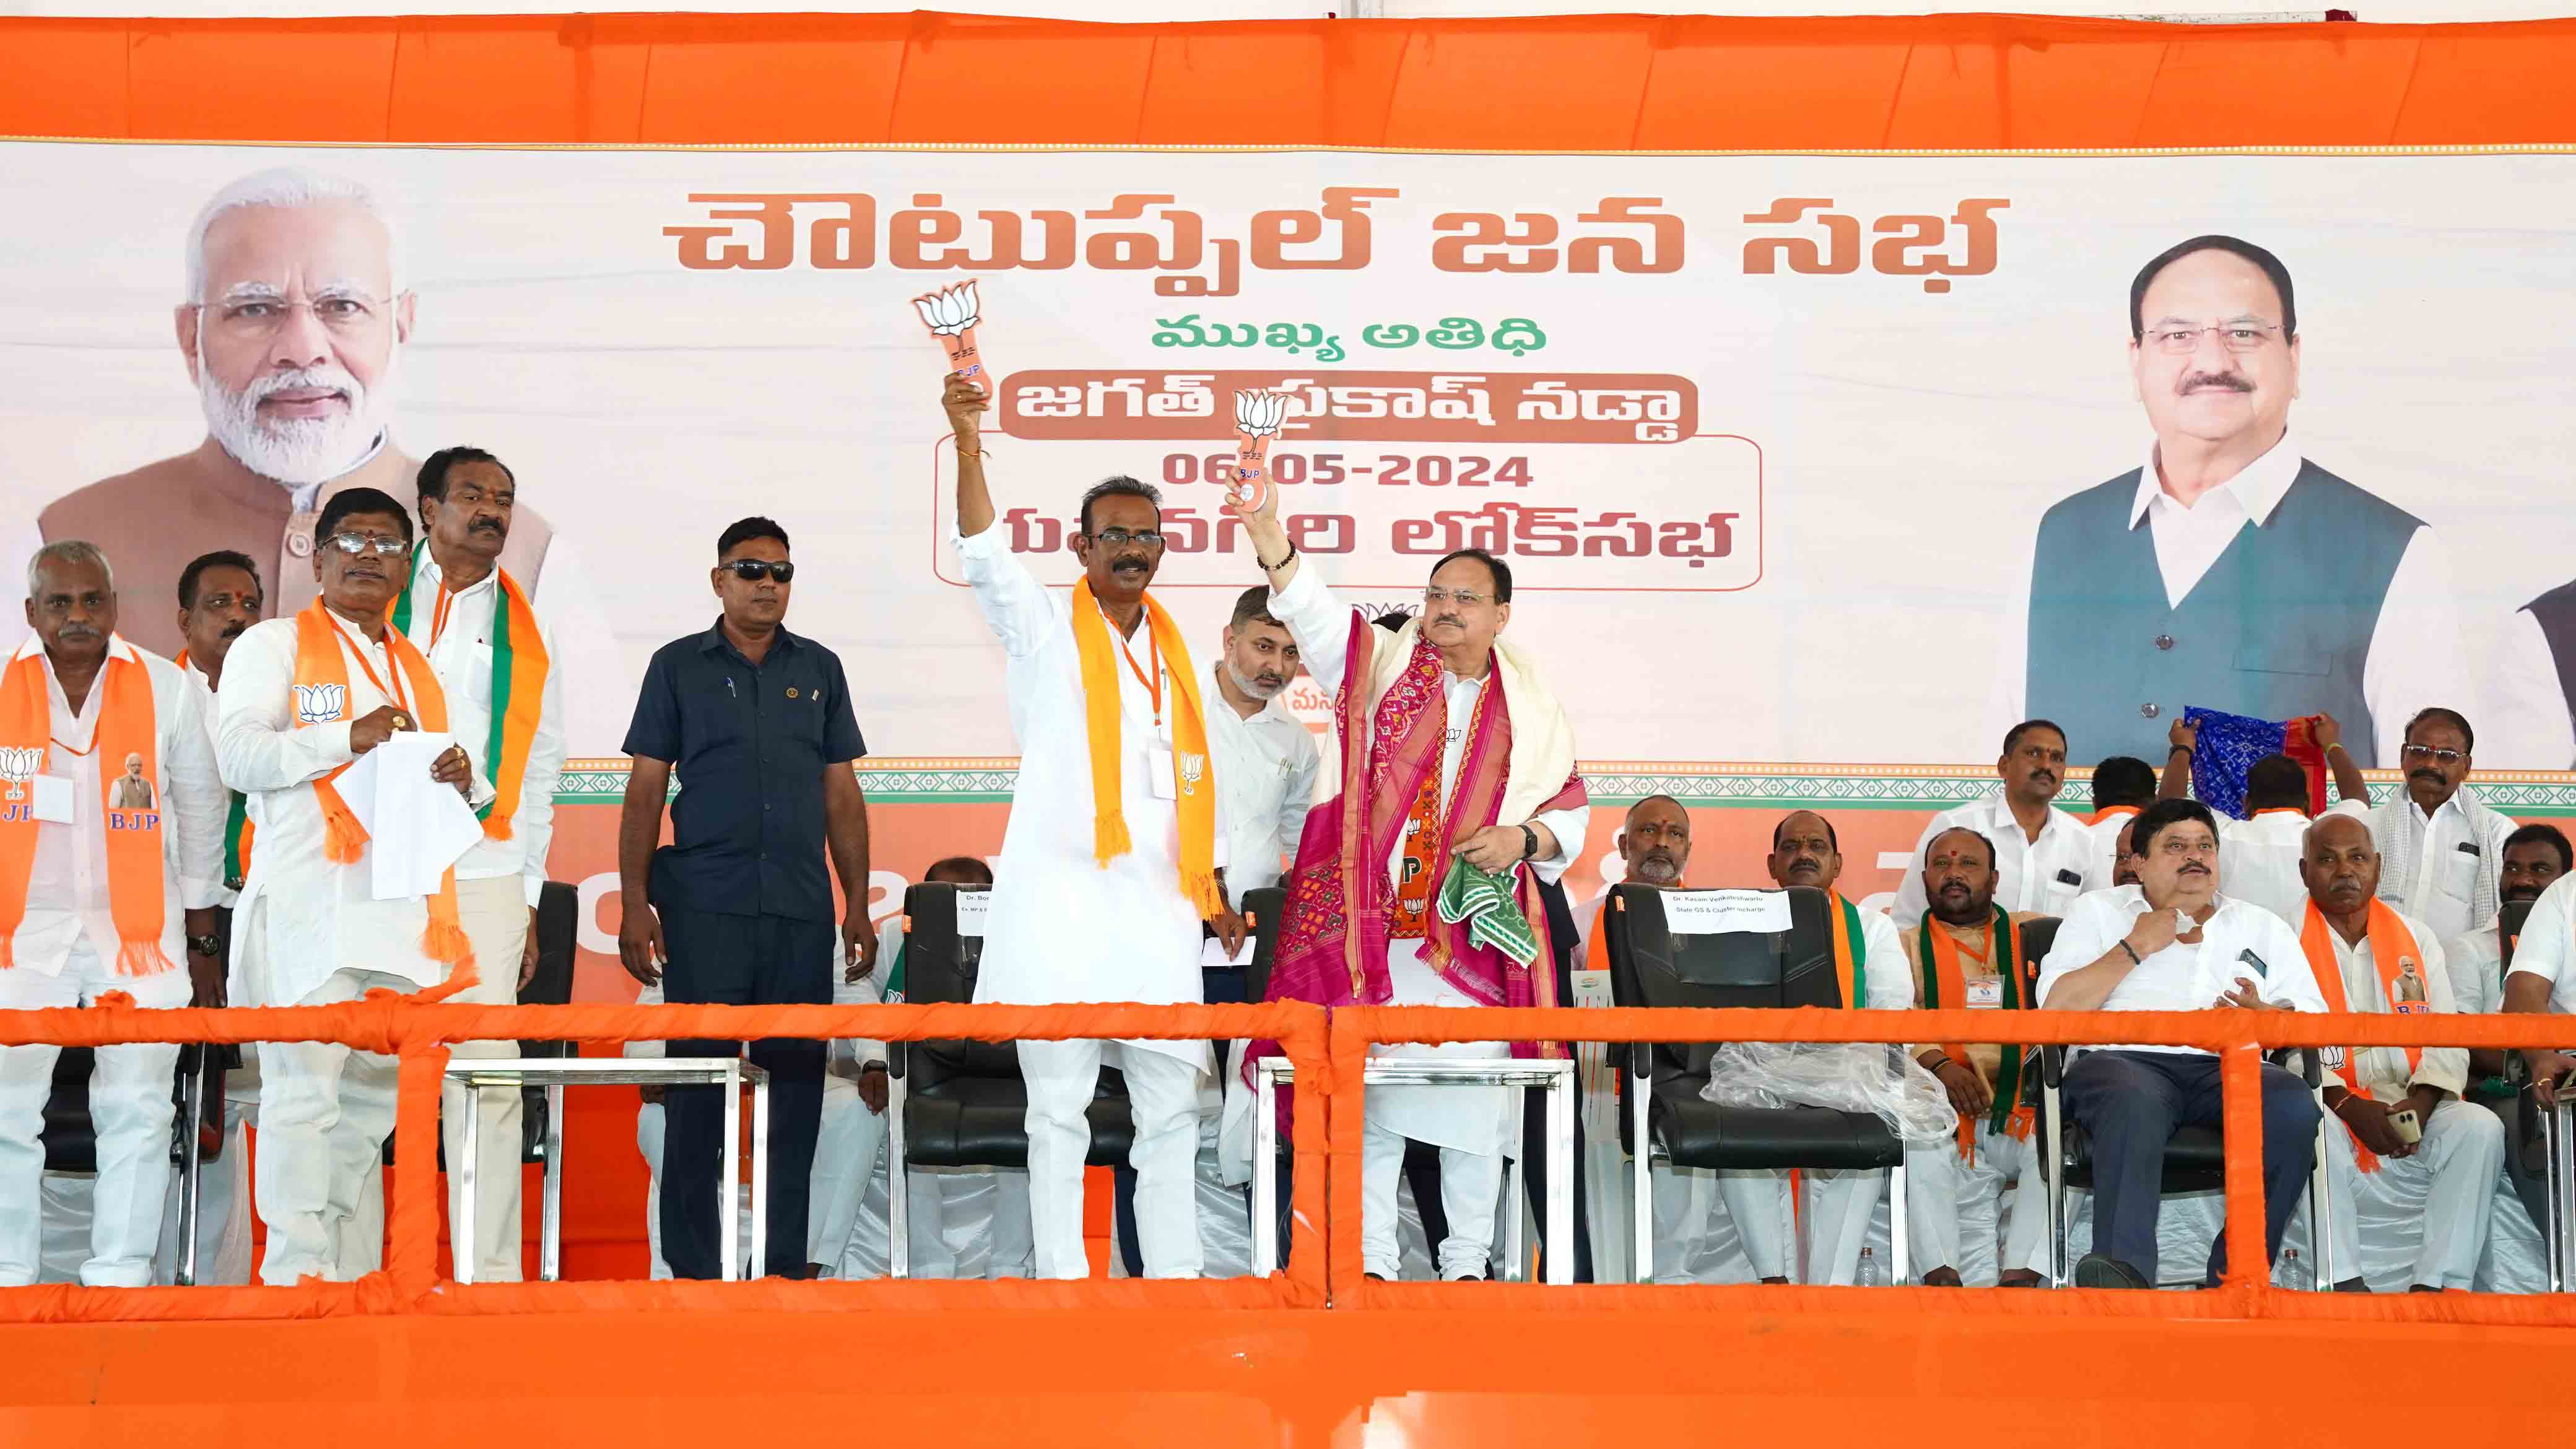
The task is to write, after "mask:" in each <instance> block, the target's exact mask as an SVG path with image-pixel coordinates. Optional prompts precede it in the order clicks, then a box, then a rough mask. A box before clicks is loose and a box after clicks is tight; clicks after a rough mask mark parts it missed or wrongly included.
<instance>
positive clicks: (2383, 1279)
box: [2283, 1101, 2504, 1293]
mask: <svg viewBox="0 0 2576 1449" xmlns="http://www.w3.org/2000/svg"><path fill="white" fill-rule="evenodd" d="M2331 1127H2332V1130H2330V1131H2328V1132H2327V1133H2326V1150H2327V1152H2328V1153H2329V1154H2330V1156H2331V1159H2332V1163H2333V1166H2332V1171H2333V1175H2334V1176H2333V1181H2334V1223H2333V1225H2332V1228H2331V1231H2332V1232H2333V1234H2334V1271H2335V1276H2336V1277H2338V1278H2342V1279H2351V1278H2360V1279H2363V1280H2364V1281H2366V1282H2368V1283H2369V1285H2370V1287H2371V1289H2372V1291H2374V1292H2379V1293H2403V1292H2405V1291H2406V1290H2407V1289H2408V1288H2411V1287H2414V1286H2415V1285H2417V1284H2422V1285H2424V1286H2425V1287H2429V1288H2468V1287H2471V1286H2473V1285H2474V1284H2475V1283H2476V1281H2477V1276H2478V1264H2479V1261H2480V1260H2481V1258H2482V1257H2483V1256H2484V1255H2485V1253H2486V1247H2487V1236H2488V1231H2489V1228H2490V1226H2491V1224H2492V1222H2493V1219H2494V1214H2495V1206H2496V1184H2497V1182H2498V1181H2500V1180H2501V1178H2502V1174H2503V1172H2504V1124H2503V1122H2502V1121H2500V1120H2498V1118H2497V1117H2496V1114H2494V1113H2493V1112H2489V1111H2487V1110H2485V1109H2484V1108H2482V1107H2479V1106H2478V1105H2477V1104H2475V1103H2473V1102H2458V1101H2447V1102H2444V1103H2443V1104H2442V1105H2441V1106H2440V1107H2438V1108H2436V1109H2435V1110H2434V1112H2433V1120H2431V1121H2430V1122H2427V1123H2425V1124H2424V1140H2423V1142H2422V1143H2421V1144H2419V1145H2418V1146H2417V1147H2416V1149H2415V1154H2414V1155H2413V1156H2412V1157H2383V1158H2381V1159H2379V1170H2378V1171H2377V1172H2363V1171H2362V1170H2361V1166H2360V1159H2359V1157H2358V1155H2357V1154H2356V1153H2355V1151H2354V1144H2353V1138H2352V1132H2351V1131H2350V1129H2348V1128H2345V1127H2344V1126H2343V1125H2342V1124H2341V1123H2334V1124H2331ZM2307 1226H2308V1209H2307V1207H2306V1205H2305V1204H2302V1205H2301V1206H2300V1208H2299V1211H2298V1214H2297V1216H2296V1217H2294V1218H2293V1219H2292V1220H2291V1224H2290V1230H2289V1232H2288V1233H2287V1234H2285V1235H2284V1237H2283V1241H2284V1243H2285V1244H2295V1245H2297V1246H2298V1247H2300V1248H2301V1249H2302V1253H2301V1256H2302V1257H2306V1258H2309V1259H2310V1260H2311V1261H2313V1260H2314V1256H2315V1255H2314V1254H2313V1253H2312V1252H2309V1251H2306V1249H2307V1245H2308V1237H2307ZM2320 1286H2323V1285H2320Z"/></svg>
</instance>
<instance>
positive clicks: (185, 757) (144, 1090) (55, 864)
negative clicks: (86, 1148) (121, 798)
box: [0, 540, 224, 1288]
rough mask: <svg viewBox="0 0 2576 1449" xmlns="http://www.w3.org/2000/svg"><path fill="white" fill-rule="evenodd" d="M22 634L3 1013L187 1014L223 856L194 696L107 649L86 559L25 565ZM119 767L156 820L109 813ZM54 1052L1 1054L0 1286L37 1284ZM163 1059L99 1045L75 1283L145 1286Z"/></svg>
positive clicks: (4, 682)
mask: <svg viewBox="0 0 2576 1449" xmlns="http://www.w3.org/2000/svg"><path fill="white" fill-rule="evenodd" d="M27 624H28V627H29V628H30V629H32V630H33V631H34V632H33V633H32V634H30V635H29V636H28V639H27V641H26V642H25V643H23V644H21V645H20V646H19V647H18V650H17V653H16V655H15V656H14V657H13V658H12V659H11V660H10V661H9V664H8V667H7V669H6V672H5V673H0V778H5V780H6V787H5V791H0V1010H33V1009H37V1008H41V1007H66V1006H90V1005H95V1004H97V1002H98V999H99V998H100V997H101V996H103V995H106V994H108V993H111V992H121V993H123V994H125V995H127V996H130V997H132V998H133V1000H134V1002H135V1004H136V1005H138V1006H150V1007H175V1006H186V1005H188V1004H189V999H190V996H191V994H192V991H191V983H192V980H193V979H197V978H204V977H211V975H212V974H213V970H214V961H213V959H212V956H211V954H210V953H209V952H205V951H203V950H201V948H202V947H204V946H205V944H206V940H207V938H208V937H209V936H210V934H211V933H212V932H213V930H214V914H215V913H214V904H215V891H216V889H217V885H218V882H217V879H216V877H217V874H218V872H219V870H220V862H221V858H222V857H221V854H220V852H221V849H222V838H223V837H222V832H223V818H224V817H223V810H224V804H223V802H224V791H223V785H222V782H221V781H219V780H217V779H216V778H215V761H214V753H213V751H212V750H211V749H210V748H208V745H207V737H206V725H205V719H204V715H203V711H204V709H205V695H204V694H203V692H202V691H200V690H199V689H198V688H197V687H196V685H195V684H194V683H193V682H191V681H190V680H189V678H188V676H187V674H186V673H185V672H184V671H182V670H180V669H179V667H178V666H176V665H174V664H171V663H170V662H169V661H167V660H164V659H162V658H160V657H158V656H156V655H151V654H146V653H144V652H143V651H142V650H140V649H137V648H135V647H134V646H133V645H132V644H129V643H127V642H126V641H125V640H124V639H122V638H120V637H118V635H117V632H116V583H115V580H114V578H113V576H112V575H111V574H110V573H109V570H108V563H107V558H106V556H105V555H103V554H101V553H100V552H99V551H98V549H97V548H96V547H95V546H93V545H91V544H87V543H83V542H80V541H78V540H64V541H62V542H58V543H52V544H47V545H46V546H45V547H43V548H42V549H40V550H38V551H37V553H36V557H35V560H34V562H33V563H32V564H31V565H30V566H29V568H28V571H27ZM129 757H135V758H137V760H138V763H139V770H140V775H141V778H142V779H143V780H144V781H145V782H146V784H147V785H148V786H151V787H154V788H152V790H151V794H152V796H153V798H155V799H156V800H157V801H158V802H159V807H158V808H157V809H156V808H149V807H140V808H126V807H120V806H117V805H116V804H115V799H116V796H117V794H118V793H119V792H117V791H116V789H115V787H116V784H117V782H118V781H119V780H121V779H123V778H125V775H124V771H125V769H126V768H127V767H126V764H125V762H126V760H127V759H128V758H129ZM183 921H184V924H185V930H184V932H183V931H182V929H181V927H182V923H183ZM183 941H184V943H185V944H184V947H183V944H182V943H183ZM183 961H184V962H186V963H187V965H188V967H189V969H188V970H181V969H180V966H181V963H182V962H183ZM60 1052H61V1048H59V1047H53V1046H43V1045H29V1046H18V1047H0V1285H25V1284H30V1283H33V1282H35V1281H36V1271H37V1266H38V1264H37V1258H38V1244H39V1238H40V1235H41V1234H40V1229H41V1227H42V1223H43V1216H44V1215H43V1212H42V1209H41V1207H40V1205H39V1197H38V1193H39V1192H40V1190H41V1184H42V1180H43V1176H44V1170H45V1149H44V1147H43V1146H42V1144H41V1143H40V1141H39V1133H40V1132H41V1130H42V1128H43V1127H44V1119H45V1101H46V1098H47V1096H48V1095H49V1089H50V1086H51V1083H52V1081H53V1074H54V1062H55V1059H56V1058H57V1056H58V1055H59V1054H60ZM178 1060H179V1048H178V1047H177V1046H176V1045H175V1044H167V1043H159V1042H137V1043H134V1044H131V1045H126V1046H105V1047H100V1048H99V1049H98V1056H97V1066H96V1068H95V1069H94V1070H93V1071H92V1073H91V1076H90V1103H89V1106H90V1120H91V1122H92V1124H93V1126H94V1128H95V1130H96V1133H97V1142H98V1178H97V1184H96V1190H95V1196H94V1197H93V1199H92V1201H93V1204H94V1207H93V1213H92V1216H91V1219H90V1234H89V1238H90V1255H89V1258H88V1260H87V1261H86V1262H84V1263H83V1264H82V1265H81V1270H80V1278H81V1281H82V1282H83V1283H87V1284H93V1285H109V1286H116V1287H129V1288H132V1287H141V1286H142V1285H144V1284H145V1283H148V1282H150V1281H151V1273H152V1250H153V1245H154V1243H155V1241H156V1240H157V1239H158V1237H159V1235H160V1230H161V1204H162V1199H163V1196H164V1194H165V1193H166V1192H167V1191H168V1188H169V1182H170V1114H171V1106H170V1082H171V1078H172V1075H173V1073H174V1071H175V1070H176V1068H177V1065H178Z"/></svg>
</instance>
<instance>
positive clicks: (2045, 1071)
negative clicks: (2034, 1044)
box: [2039, 1042, 2066, 1088]
mask: <svg viewBox="0 0 2576 1449" xmlns="http://www.w3.org/2000/svg"><path fill="white" fill-rule="evenodd" d="M2039 1080H2040V1082H2041V1084H2042V1085H2044V1086H2048V1087H2052V1088H2054V1087H2059V1086H2063V1085H2065V1082H2066V1048H2065V1047H2064V1046H2063V1045H2061V1044H2058V1043H2054V1042H2051V1043H2048V1044H2046V1045H2043V1046H2041V1047H2040V1049H2039Z"/></svg>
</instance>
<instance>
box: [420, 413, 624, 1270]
mask: <svg viewBox="0 0 2576 1449" xmlns="http://www.w3.org/2000/svg"><path fill="white" fill-rule="evenodd" d="M416 482H417V485H418V490H419V496H420V524H421V533H420V541H419V543H418V544H417V545H415V546H414V548H413V550H412V558H411V562H410V566H409V572H408V574H407V576H406V582H405V583H404V586H403V591H402V594H401V596H400V597H399V598H397V599H396V600H395V602H394V610H393V620H394V624H395V626H396V627H398V628H400V629H401V630H402V631H403V632H404V633H405V634H406V635H408V636H409V637H410V638H411V640H412V642H413V643H415V644H417V645H419V646H420V649H421V652H422V653H423V654H425V655H427V656H428V658H429V663H430V667H431V668H432V669H434V670H436V671H437V673H438V682H439V684H440V686H441V687H442V688H443V689H444V690H445V691H446V694H447V722H448V727H449V728H450V729H451V730H452V731H454V733H455V735H456V738H457V740H458V742H459V743H461V744H462V745H464V747H465V749H466V752H467V753H468V754H469V755H470V756H472V758H473V760H474V769H475V773H476V774H478V775H480V776H481V777H482V778H484V779H486V780H489V781H490V782H491V783H492V788H493V790H494V792H495V794H494V799H493V801H492V803H491V804H490V805H489V806H488V807H486V808H485V809H484V811H483V812H482V814H483V836H482V838H481V839H480V840H478V841H476V842H475V843H474V845H473V847H472V848H471V849H469V850H467V851H466V852H465V856H464V858H463V859H462V860H459V861H458V862H457V863H456V894H457V904H458V909H459V912H460V914H461V915H462V917H463V921H464V926H465V933H466V935H467V936H468V937H470V938H472V940H473V942H474V956H475V959H476V960H477V961H479V962H482V963H483V970H482V972H481V980H480V981H478V982H477V983H476V984H475V985H474V986H473V987H471V988H470V989H468V990H466V991H464V992H461V993H459V994H458V995H457V996H456V997H455V998H454V999H455V1000H456V1001H458V1002H460V1003H465V1004H471V1005H476V1006H514V1005H516V1004H517V1003H518V999H519V991H520V990H521V989H522V988H524V987H526V986H527V984H528V982H529V981H530V980H531V979H532V978H534V976H535V975H536V970H537V933H536V915H537V898H538V893H539V892H540V891H541V890H542V889H543V887H544V886H545V883H546V851H547V849H548V847H549V846H551V845H552V844H553V842H554V829H555V818H554V817H555V808H554V795H555V782H556V780H557V779H558V777H560V776H561V774H562V773H563V762H564V675H563V669H562V667H561V661H562V659H563V654H562V652H561V651H560V650H559V649H558V648H557V647H556V644H555V629H554V620H553V618H552V617H551V616H550V615H547V614H545V613H541V612H540V611H538V610H537V608H536V607H535V605H534V604H533V603H532V602H531V600H530V598H529V594H528V589H527V586H526V585H525V584H524V583H522V582H521V581H520V580H519V579H518V578H517V577H516V576H515V575H513V574H511V573H510V571H509V570H508V569H507V568H505V567H503V566H502V564H501V555H502V552H503V550H504V549H505V548H506V547H507V544H508V541H509V537H510V532H511V528H512V524H513V522H514V521H515V518H516V516H517V512H518V510H517V503H518V493H519V483H518V479H517V477H516V476H515V475H513V474H512V473H511V472H510V469H509V467H508V465H506V464H504V463H503V462H502V461H501V460H500V459H499V458H496V457H494V456H493V455H491V454H490V453H487V452H485V451H484V450H482V449H480V448H442V449H440V450H439V451H438V452H436V453H432V454H431V455H430V457H429V461H428V462H426V463H423V464H422V465H421V467H420V476H419V478H418V479H417V480H416ZM588 693H589V694H590V695H591V696H592V697H593V698H597V699H602V700H605V698H606V691H604V690H591V691H588ZM450 1050H451V1052H452V1054H453V1055H454V1056H456V1057H514V1056H517V1055H518V1054H519V1044H518V1043H517V1042H513V1041H475V1042H457V1043H455V1044H454V1045H453V1047H452V1048H451V1049H450ZM441 1110H442V1112H443V1114H444V1115H445V1117H446V1119H447V1122H448V1133H447V1136H448V1142H449V1144H450V1146H449V1149H448V1150H449V1151H450V1152H451V1153H454V1152H456V1151H458V1150H460V1149H461V1147H462V1144H463V1141H464V1136H463V1131H462V1124H463V1122H464V1116H465V1114H466V1113H467V1112H476V1113H479V1114H480V1115H481V1123H480V1126H479V1128H478V1130H477V1136H476V1139H475V1140H476V1150H477V1151H478V1152H479V1153H480V1154H481V1158H482V1160H481V1161H480V1162H478V1163H477V1164H476V1165H475V1172H474V1178H473V1181H474V1191H475V1197H476V1201H475V1207H474V1235H475V1241H474V1243H472V1244H471V1245H470V1247H469V1245H467V1244H462V1243H460V1244H457V1245H456V1248H457V1252H458V1253H459V1254H460V1255H464V1254H466V1253H468V1252H469V1251H470V1253H471V1258H472V1262H473V1265H474V1267H473V1273H474V1281H475V1282H478V1283H515V1282H517V1281H518V1280H519V1277H520V1265H519V1151H520V1140H519V1139H520V1129H519V1094H518V1093H516V1092H479V1093H478V1092H472V1091H468V1090H467V1089H465V1088H464V1087H462V1086H460V1085H455V1084H450V1085H449V1086H447V1088H446V1089H445V1099H444V1101H443V1103H442V1106H441ZM465 1181H466V1179H465V1175H464V1174H463V1173H458V1172H451V1173H449V1174H448V1179H447V1185H448V1192H449V1195H450V1198H451V1204H450V1217H449V1221H450V1223H451V1224H452V1223H454V1222H456V1221H457V1220H458V1219H459V1218H461V1216H462V1210H463V1201H462V1195H463V1192H464V1188H465Z"/></svg>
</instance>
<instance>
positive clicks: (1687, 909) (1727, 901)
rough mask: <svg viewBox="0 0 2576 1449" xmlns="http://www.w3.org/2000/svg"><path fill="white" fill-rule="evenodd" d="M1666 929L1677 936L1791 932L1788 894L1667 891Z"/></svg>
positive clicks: (1665, 894) (1779, 892) (1772, 892)
mask: <svg viewBox="0 0 2576 1449" xmlns="http://www.w3.org/2000/svg"><path fill="white" fill-rule="evenodd" d="M1663 903H1664V926H1665V928H1666V929H1667V930H1670V931H1671V932H1672V933H1673V934H1674V935H1676V936H1723V935H1725V934H1727V933H1728V932H1730V931H1785V930H1788V929H1789V924H1790V922H1789V894H1788V892H1786V891H1666V892H1664V893H1663Z"/></svg>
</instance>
